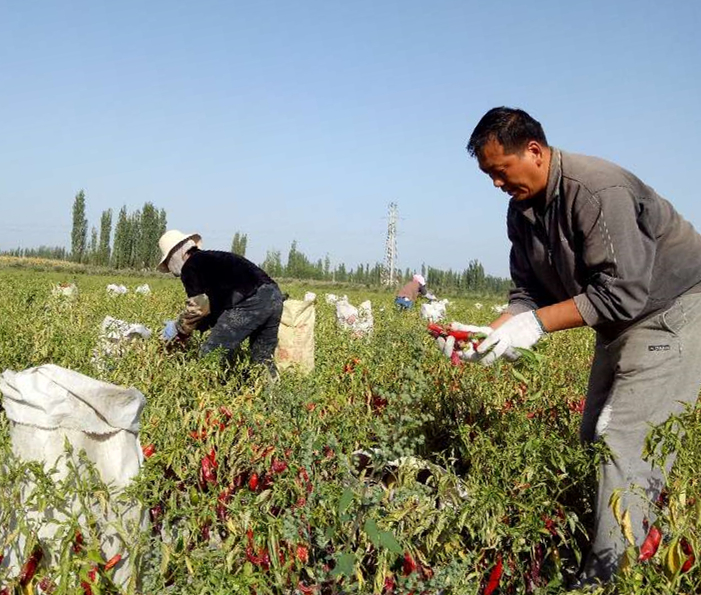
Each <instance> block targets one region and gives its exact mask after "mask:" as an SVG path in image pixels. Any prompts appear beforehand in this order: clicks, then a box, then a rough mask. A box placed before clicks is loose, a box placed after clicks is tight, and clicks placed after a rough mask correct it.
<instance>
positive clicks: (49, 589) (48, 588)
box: [39, 576, 56, 594]
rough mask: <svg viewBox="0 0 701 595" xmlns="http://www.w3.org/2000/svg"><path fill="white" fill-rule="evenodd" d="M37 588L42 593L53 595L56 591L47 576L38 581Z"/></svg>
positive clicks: (54, 584)
mask: <svg viewBox="0 0 701 595" xmlns="http://www.w3.org/2000/svg"><path fill="white" fill-rule="evenodd" d="M39 588H40V589H41V590H42V591H43V592H44V593H48V594H50V593H53V592H54V591H55V590H56V583H54V582H53V581H52V580H51V579H50V578H49V577H48V576H45V577H44V578H43V579H41V580H40V581H39Z"/></svg>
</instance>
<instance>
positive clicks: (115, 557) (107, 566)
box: [105, 554, 122, 572]
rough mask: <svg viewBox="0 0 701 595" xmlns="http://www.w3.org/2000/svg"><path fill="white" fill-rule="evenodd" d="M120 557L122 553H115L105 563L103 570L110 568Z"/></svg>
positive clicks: (117, 562)
mask: <svg viewBox="0 0 701 595" xmlns="http://www.w3.org/2000/svg"><path fill="white" fill-rule="evenodd" d="M121 559H122V554H115V555H114V556H112V557H111V558H110V559H109V560H108V561H107V563H106V564H105V572H107V571H108V570H112V569H113V568H114V567H115V566H116V565H117V564H119V562H120V560H121Z"/></svg>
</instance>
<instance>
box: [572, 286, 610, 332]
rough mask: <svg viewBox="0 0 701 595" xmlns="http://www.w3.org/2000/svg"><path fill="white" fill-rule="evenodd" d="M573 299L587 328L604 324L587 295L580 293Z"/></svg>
mask: <svg viewBox="0 0 701 595" xmlns="http://www.w3.org/2000/svg"><path fill="white" fill-rule="evenodd" d="M573 299H574V305H575V306H577V310H579V314H580V316H581V317H582V320H584V322H585V323H586V324H587V326H594V325H596V324H599V323H600V322H603V319H602V317H601V315H600V314H599V313H598V312H597V311H596V308H594V305H593V304H592V303H591V300H590V299H589V298H588V297H587V294H586V293H580V294H579V295H576V296H574V298H573Z"/></svg>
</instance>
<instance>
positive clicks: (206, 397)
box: [0, 267, 701, 595]
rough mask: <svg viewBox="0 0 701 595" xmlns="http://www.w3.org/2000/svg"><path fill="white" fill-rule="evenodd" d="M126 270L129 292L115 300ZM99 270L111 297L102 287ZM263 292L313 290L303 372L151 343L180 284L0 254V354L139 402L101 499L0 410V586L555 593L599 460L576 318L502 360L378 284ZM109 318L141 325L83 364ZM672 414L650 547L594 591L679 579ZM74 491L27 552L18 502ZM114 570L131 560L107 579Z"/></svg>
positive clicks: (684, 481)
mask: <svg viewBox="0 0 701 595" xmlns="http://www.w3.org/2000/svg"><path fill="white" fill-rule="evenodd" d="M145 282H146V283H148V284H149V285H150V287H151V291H152V292H151V294H149V295H139V294H136V293H135V292H134V291H133V288H134V287H136V286H137V285H140V284H142V283H145ZM57 283H75V285H76V286H77V288H78V290H79V292H78V295H77V296H75V297H74V298H72V299H64V298H62V297H60V296H52V294H51V288H52V286H53V285H54V284H57ZM110 283H123V284H124V285H126V286H127V287H128V288H129V289H130V291H129V293H127V294H125V295H108V294H107V292H106V291H105V287H106V285H108V284H110ZM282 289H283V291H287V292H288V293H289V294H290V296H291V297H292V298H296V299H301V298H302V296H303V295H304V293H305V291H314V292H315V293H316V294H317V305H316V332H315V340H316V352H315V357H316V366H315V369H314V371H313V372H312V373H311V374H309V375H307V376H303V375H298V374H295V373H291V372H285V373H283V374H282V375H281V376H280V379H279V380H278V381H277V382H275V383H270V382H269V381H268V380H267V379H266V378H265V377H263V376H256V375H255V374H254V375H252V376H248V377H244V376H243V374H242V373H241V370H238V369H237V370H233V371H231V372H229V373H226V372H225V371H223V370H222V368H221V367H220V365H219V362H218V360H217V359H216V354H212V355H211V356H210V357H208V358H206V359H198V357H197V349H198V346H199V344H200V343H201V341H202V338H201V336H200V335H198V334H195V336H194V337H193V339H192V340H191V341H190V343H189V344H187V346H186V347H185V348H183V349H172V350H167V349H165V348H164V344H163V343H162V342H161V340H160V339H159V337H158V335H159V333H160V330H161V328H162V327H163V324H164V322H165V320H167V319H170V318H174V317H175V315H176V314H177V313H178V311H179V310H180V308H181V307H182V305H183V302H184V298H185V295H184V291H183V289H182V286H181V284H180V283H179V281H178V280H175V279H166V278H164V277H163V278H161V277H154V276H149V277H143V278H140V277H136V276H133V277H121V278H117V277H116V276H115V275H111V276H99V275H86V274H78V273H76V272H74V271H69V270H61V269H60V268H59V267H57V270H54V271H46V270H44V271H38V270H32V269H24V268H12V267H4V268H0V304H2V313H1V314H0V366H1V370H0V371H2V370H7V369H10V370H14V371H21V370H25V369H27V368H30V367H33V366H39V365H42V364H46V363H53V364H56V365H59V366H63V367H66V368H70V369H72V370H76V371H78V372H81V373H83V374H86V375H88V376H92V377H94V378H98V379H100V380H103V381H106V382H110V383H113V384H117V385H120V386H126V387H129V386H133V387H136V388H137V389H138V390H139V391H141V392H142V393H143V394H144V395H145V397H146V401H147V404H146V406H145V409H144V410H143V413H142V415H141V430H140V434H139V439H140V442H141V445H142V446H143V448H144V453H145V455H146V456H145V458H144V463H143V467H142V468H141V471H140V473H139V475H138V476H137V477H136V479H135V481H134V482H133V483H132V485H131V486H130V487H129V488H128V489H127V491H126V492H125V493H121V494H117V493H114V491H113V490H111V489H110V487H109V486H106V485H104V484H102V482H101V480H100V478H99V476H98V475H96V474H95V473H92V474H91V473H90V472H89V467H90V466H89V465H88V464H87V463H85V461H83V460H82V459H81V457H80V456H79V453H70V452H69V451H67V454H66V456H67V457H69V456H70V457H73V458H74V459H75V460H77V461H79V463H80V464H76V465H75V466H74V471H75V472H74V473H73V474H72V475H69V476H68V477H66V478H62V479H57V478H56V477H54V476H53V475H52V472H51V470H46V469H43V468H42V466H41V465H39V464H37V463H24V462H22V461H20V460H18V459H17V458H15V457H14V456H13V454H12V451H11V442H10V422H9V420H8V419H7V418H6V416H5V414H4V412H3V410H2V409H0V457H1V461H2V462H0V560H1V559H2V558H3V557H5V556H6V553H7V552H8V551H9V550H10V549H11V548H12V547H13V544H16V543H18V539H20V537H21V538H22V542H23V543H24V544H25V545H24V550H23V551H22V554H21V557H22V559H23V561H24V567H23V568H22V571H21V572H20V573H19V574H18V573H17V572H14V573H11V572H9V571H8V565H7V560H5V563H4V564H3V562H0V593H2V594H19V593H22V594H27V593H36V594H39V593H61V594H64V593H67V594H74V593H75V594H80V595H84V594H86V593H92V594H95V595H98V594H102V593H122V592H123V593H139V594H148V595H155V594H159V593H173V594H178V595H180V594H196V595H204V594H230V593H242V594H246V595H252V594H257V595H267V594H290V595H292V594H309V593H314V594H317V595H327V594H328V595H331V594H350V593H362V594H377V595H380V594H382V595H393V594H396V595H399V594H404V595H407V594H410V593H412V594H414V595H419V594H421V593H426V594H439V593H442V594H445V595H448V594H459V595H462V594H484V595H489V594H497V593H498V594H507V593H508V594H512V593H513V594H521V593H561V592H563V591H564V590H565V586H566V584H567V582H568V580H569V578H570V577H571V575H572V572H573V571H574V569H576V567H577V564H578V561H579V558H580V556H581V553H582V552H583V551H585V549H586V543H587V532H586V528H587V526H588V525H589V522H590V517H591V514H592V503H593V502H592V499H593V495H594V482H595V472H596V467H597V461H598V460H599V458H600V457H603V456H606V453H605V452H604V451H603V449H601V448H598V449H595V448H592V447H588V448H584V447H582V446H580V444H579V440H578V425H579V421H580V419H581V411H582V405H583V398H584V394H585V392H586V384H587V376H588V367H589V364H590V361H591V354H592V348H593V339H594V335H593V333H592V332H591V331H590V330H588V329H579V330H575V331H567V332H562V333H556V334H554V335H551V336H548V337H547V338H546V339H545V340H544V341H543V342H542V343H541V344H539V345H538V347H537V350H536V352H535V354H526V355H525V356H523V357H522V358H521V360H520V361H519V362H518V363H517V364H515V365H514V364H507V363H504V364H502V363H497V364H496V365H495V366H493V367H491V368H482V367H480V366H478V365H464V366H461V367H456V366H452V365H451V364H450V362H448V361H447V360H445V359H444V358H443V357H442V356H441V355H440V354H439V352H438V350H437V349H436V348H435V347H434V345H433V340H432V339H431V337H430V335H429V334H428V333H427V332H426V322H425V321H423V320H422V319H421V318H420V315H419V312H418V309H414V310H413V311H409V312H398V311H396V310H395V309H394V307H393V295H392V294H391V293H389V292H387V293H379V292H373V291H371V290H363V289H360V288H359V289H357V290H348V289H347V288H343V289H339V288H334V287H331V286H326V287H321V286H316V287H315V286H313V285H309V284H305V285H304V286H302V285H301V284H285V283H283V284H282ZM331 292H333V293H336V294H337V295H340V294H346V293H347V294H348V297H349V299H350V301H351V303H353V304H355V305H357V304H358V303H359V302H361V301H363V300H364V299H370V300H371V301H372V307H373V314H374V320H375V324H374V332H373V333H372V335H371V336H369V337H353V336H351V335H350V334H349V333H347V332H345V331H342V330H340V329H338V328H337V325H336V319H335V309H334V306H333V305H329V304H327V303H326V302H325V300H324V295H325V293H331ZM478 301H479V302H482V303H483V304H484V307H482V308H481V309H477V308H476V307H475V302H478ZM500 301H501V302H503V301H504V300H503V299H502V300H500ZM496 304H497V302H496V301H492V302H490V301H489V300H487V299H485V298H484V297H480V298H456V299H453V300H451V303H450V304H449V305H448V321H450V320H458V321H461V322H465V323H468V322H469V323H474V324H486V323H488V322H490V321H491V320H492V319H493V318H495V317H496V314H494V312H493V311H492V310H491V306H493V305H496ZM107 315H109V316H112V317H114V318H117V319H122V320H126V321H129V322H138V323H141V324H144V325H146V326H147V327H149V328H150V329H152V330H153V331H154V332H153V336H152V337H151V338H150V339H147V340H144V341H138V342H134V343H132V344H130V346H129V349H127V350H126V351H125V353H124V354H123V355H122V356H121V357H117V358H114V359H113V360H112V362H111V363H110V365H109V366H102V367H98V366H96V365H95V363H94V362H93V360H92V354H93V351H94V349H95V345H96V343H97V340H98V334H99V327H100V323H101V322H102V320H103V319H104V317H105V316H107ZM244 355H245V354H244ZM681 427H684V428H686V431H687V434H686V437H685V438H684V440H683V441H681V446H680V447H679V456H678V459H677V465H676V467H675V470H674V473H673V475H672V477H670V479H669V482H668V489H667V492H666V497H665V498H664V500H663V501H661V502H659V503H658V504H657V506H658V510H659V518H658V520H657V521H656V524H655V527H656V528H658V529H659V530H660V531H661V539H660V540H659V545H658V546H657V547H656V548H654V547H652V546H651V543H648V544H647V545H646V546H645V551H644V552H641V551H640V549H639V548H636V547H634V546H631V547H630V548H629V552H628V558H627V560H626V561H625V564H624V568H623V569H622V571H621V573H620V576H619V578H618V580H617V583H616V585H614V586H612V587H609V588H608V589H607V590H600V592H602V593H604V592H611V593H612V592H614V591H613V588H614V587H615V588H616V589H617V591H616V592H618V593H650V594H652V593H655V594H659V593H669V594H672V593H674V594H678V593H698V592H699V587H698V585H701V569H700V564H699V563H698V562H696V560H695V558H694V552H699V551H700V549H699V548H701V487H700V483H701V479H700V476H699V473H698V461H701V416H700V415H699V412H698V410H696V411H693V412H690V413H688V414H687V415H685V416H684V417H682V418H681V419H680V420H673V421H672V422H670V423H668V424H667V425H666V426H665V427H662V428H659V429H657V430H656V431H655V433H654V436H653V440H654V442H652V443H651V444H654V445H656V446H657V448H658V449H664V448H673V447H676V446H677V443H678V442H679V438H678V430H679V428H681ZM81 461H82V462H81ZM28 485H31V489H29V488H27V486H28ZM76 498H77V499H78V501H79V502H80V506H77V507H75V506H74V507H72V508H70V511H69V513H68V515H67V517H66V518H64V519H63V520H61V521H60V522H59V521H57V526H56V527H54V529H55V531H56V535H57V539H58V542H59V545H58V547H57V548H54V550H53V551H48V548H47V546H46V544H45V543H44V542H43V541H42V537H41V532H40V530H39V529H40V528H39V527H37V526H36V524H34V523H33V522H30V521H29V520H27V519H26V518H25V517H24V515H23V512H22V511H26V510H29V509H31V510H35V511H42V510H49V509H62V508H66V506H65V503H66V502H68V501H74V500H75V499H76ZM119 499H122V500H125V501H128V502H132V503H136V504H137V505H138V506H139V507H140V508H141V510H142V511H143V515H142V518H143V520H142V522H141V523H137V522H126V521H124V522H119V523H117V524H118V527H117V530H118V531H119V533H120V535H121V537H122V539H123V543H124V548H123V551H122V552H121V553H120V554H119V556H120V557H119V558H115V557H112V558H111V559H106V557H105V555H104V552H103V550H102V547H101V542H100V526H99V523H98V522H97V521H96V520H95V518H96V515H97V511H99V510H100V509H101V508H103V507H105V506H107V505H110V503H112V501H113V500H119ZM12 518H14V519H15V523H14V525H13V524H12V523H11V522H10V521H11V519H12ZM11 526H16V528H15V529H13V530H10V529H9V528H10V527H11ZM625 529H626V527H625V515H623V516H622V527H621V530H622V531H623V532H624V534H625ZM640 558H642V559H643V560H642V561H640V560H639V559H640ZM114 567H116V569H119V568H123V567H128V568H129V569H130V576H131V578H130V580H129V581H128V583H127V584H126V585H124V586H123V587H120V588H118V587H117V586H116V585H115V584H114V583H113V580H112V579H113V573H114V572H116V570H115V568H114Z"/></svg>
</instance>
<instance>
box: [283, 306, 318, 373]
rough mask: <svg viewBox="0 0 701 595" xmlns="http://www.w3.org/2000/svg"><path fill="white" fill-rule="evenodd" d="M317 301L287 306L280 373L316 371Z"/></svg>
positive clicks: (284, 307) (284, 312)
mask: <svg viewBox="0 0 701 595" xmlns="http://www.w3.org/2000/svg"><path fill="white" fill-rule="evenodd" d="M312 295H313V294H312ZM305 297H307V296H305ZM315 297H316V296H314V298H315ZM314 298H312V299H305V300H289V299H288V300H285V301H284V302H283V306H282V319H281V320H280V327H279V328H278V335H277V337H278V340H277V348H276V349H275V363H276V364H277V367H278V369H279V370H285V369H287V368H290V367H295V368H297V369H298V370H299V371H301V372H311V371H312V370H313V369H314V325H315V323H316V309H315V307H314Z"/></svg>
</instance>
